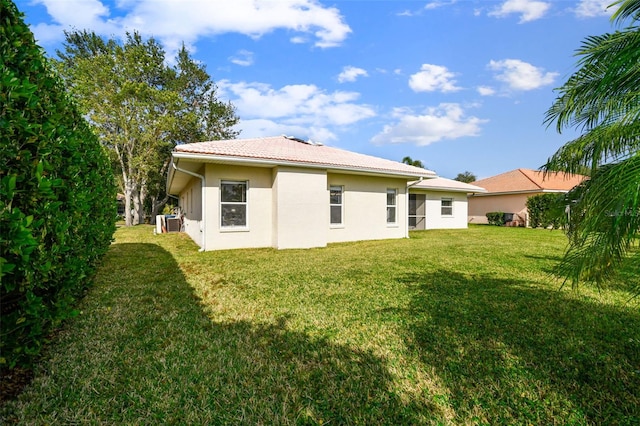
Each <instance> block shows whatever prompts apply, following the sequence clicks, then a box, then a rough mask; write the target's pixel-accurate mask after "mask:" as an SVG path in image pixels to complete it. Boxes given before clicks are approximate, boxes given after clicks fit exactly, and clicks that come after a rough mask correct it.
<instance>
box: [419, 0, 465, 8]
mask: <svg viewBox="0 0 640 426" xmlns="http://www.w3.org/2000/svg"><path fill="white" fill-rule="evenodd" d="M457 1H458V0H448V1H442V0H435V1H430V2H429V3H427V4H426V5H425V6H424V8H425V9H426V10H433V9H438V8H440V7H443V6H451V5H454V4H456V3H457Z"/></svg>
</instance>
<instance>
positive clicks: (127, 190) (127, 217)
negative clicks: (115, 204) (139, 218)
mask: <svg viewBox="0 0 640 426" xmlns="http://www.w3.org/2000/svg"><path fill="white" fill-rule="evenodd" d="M122 177H123V179H124V224H125V225H126V226H131V225H133V221H132V217H131V207H132V206H131V198H132V195H133V190H132V188H131V187H132V182H131V180H130V179H129V178H128V177H127V175H126V173H124V172H123V173H122Z"/></svg>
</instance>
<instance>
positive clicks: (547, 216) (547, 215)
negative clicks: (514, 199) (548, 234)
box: [527, 192, 564, 229]
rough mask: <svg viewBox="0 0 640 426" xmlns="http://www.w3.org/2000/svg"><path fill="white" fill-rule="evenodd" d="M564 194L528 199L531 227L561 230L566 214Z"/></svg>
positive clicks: (549, 194) (543, 195)
mask: <svg viewBox="0 0 640 426" xmlns="http://www.w3.org/2000/svg"><path fill="white" fill-rule="evenodd" d="M563 200H564V194H557V193H551V192H550V193H546V194H538V195H534V196H532V197H529V198H527V210H528V211H529V225H530V226H531V227H532V228H538V227H540V228H549V227H550V228H552V229H557V228H560V226H561V225H562V221H563V214H564V209H563V207H564V204H563Z"/></svg>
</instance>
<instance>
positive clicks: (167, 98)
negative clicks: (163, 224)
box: [58, 31, 238, 225]
mask: <svg viewBox="0 0 640 426" xmlns="http://www.w3.org/2000/svg"><path fill="white" fill-rule="evenodd" d="M65 35H66V42H65V45H64V50H63V51H58V58H59V61H58V70H59V72H60V74H61V75H62V76H63V77H64V79H65V81H66V83H67V86H68V88H69V90H70V91H71V92H72V93H73V94H74V96H75V97H76V98H77V100H78V102H79V105H80V107H81V108H82V110H83V112H84V113H85V115H86V116H87V118H88V119H89V121H90V123H91V124H92V125H93V126H94V128H95V130H96V133H97V134H98V135H99V137H100V140H101V142H102V143H103V145H104V146H106V147H107V148H108V149H109V150H110V151H111V153H112V158H113V161H114V170H115V171H116V172H117V173H118V174H119V175H120V179H118V181H119V182H120V183H121V191H122V193H123V194H124V196H125V223H126V224H127V225H132V224H137V223H141V222H142V221H143V219H144V209H145V205H146V206H147V211H148V212H150V213H151V217H152V218H154V217H155V214H156V212H157V211H158V209H159V208H160V207H161V206H162V205H163V204H164V203H165V202H166V200H167V195H166V194H165V189H164V181H165V180H164V178H165V177H166V173H167V171H168V167H169V159H170V156H171V151H172V150H173V148H174V147H175V145H176V144H178V143H189V142H196V141H203V140H212V139H231V138H234V137H236V136H237V134H238V132H237V131H235V130H233V128H232V127H233V126H234V125H235V124H236V123H237V122H238V118H237V116H236V115H235V108H234V107H233V106H232V105H231V104H230V103H224V102H221V101H219V100H218V99H217V97H216V87H215V85H214V84H213V82H212V81H211V78H210V76H209V74H207V72H206V70H205V68H204V66H203V65H200V64H198V63H196V62H195V61H194V60H193V59H192V58H191V57H190V56H189V53H188V52H187V50H186V49H185V47H184V46H183V47H182V49H181V50H180V51H179V52H178V55H177V58H176V65H175V66H173V67H171V66H168V65H167V64H166V57H165V52H164V50H163V49H162V46H161V45H160V44H158V43H157V42H156V41H155V40H154V39H153V38H150V39H149V40H146V41H145V40H143V38H142V37H141V36H140V34H138V33H137V32H134V33H132V34H127V36H126V39H125V41H124V42H123V43H119V42H118V41H116V40H114V39H109V40H105V39H103V38H101V37H99V36H97V35H96V34H95V33H93V32H87V31H81V32H79V31H74V32H66V33H65ZM132 210H133V214H132V213H131V212H132Z"/></svg>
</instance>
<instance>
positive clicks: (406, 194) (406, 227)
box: [404, 176, 424, 238]
mask: <svg viewBox="0 0 640 426" xmlns="http://www.w3.org/2000/svg"><path fill="white" fill-rule="evenodd" d="M423 180H424V178H423V177H422V176H420V179H419V180H417V181H415V182H413V183H408V184H407V190H406V191H405V199H406V202H405V204H406V206H405V221H404V237H405V238H409V188H411V187H412V186H414V185H417V184H419V183H420V182H422V181H423Z"/></svg>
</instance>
